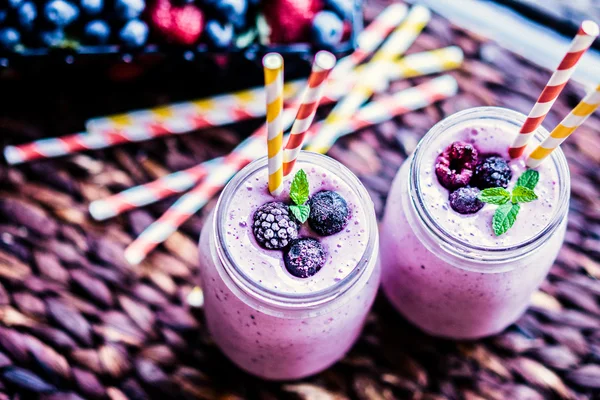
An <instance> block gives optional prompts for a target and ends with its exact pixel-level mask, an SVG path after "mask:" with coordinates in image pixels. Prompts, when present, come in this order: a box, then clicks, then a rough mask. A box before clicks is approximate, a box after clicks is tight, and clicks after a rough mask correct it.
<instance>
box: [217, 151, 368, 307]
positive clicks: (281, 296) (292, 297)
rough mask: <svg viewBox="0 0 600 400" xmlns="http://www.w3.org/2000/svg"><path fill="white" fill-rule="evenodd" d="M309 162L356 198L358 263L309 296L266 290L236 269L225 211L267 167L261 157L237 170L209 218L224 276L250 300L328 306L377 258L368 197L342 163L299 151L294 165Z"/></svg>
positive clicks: (350, 286)
mask: <svg viewBox="0 0 600 400" xmlns="http://www.w3.org/2000/svg"><path fill="white" fill-rule="evenodd" d="M302 163H309V164H312V165H318V166H320V167H323V168H326V169H327V170H328V171H330V172H332V173H334V174H335V175H337V176H338V177H339V178H340V179H341V180H343V181H344V182H345V183H346V184H347V185H348V186H349V187H350V189H351V190H352V191H353V192H354V193H355V195H356V196H357V198H358V199H359V203H360V206H361V207H363V209H364V211H365V215H366V219H367V227H366V228H367V229H368V231H369V239H368V242H367V244H366V246H365V250H364V252H363V253H362V255H361V258H360V260H359V261H358V262H357V263H356V265H355V266H354V268H353V269H352V271H350V272H349V273H348V275H346V276H345V277H344V278H342V279H340V281H338V282H336V283H335V284H333V285H331V286H329V287H327V288H324V289H322V290H319V291H316V292H310V293H287V292H281V291H277V290H273V289H269V288H266V287H264V286H263V285H260V284H259V283H258V282H256V281H255V280H253V279H252V278H251V277H250V276H249V275H248V274H246V273H245V272H244V271H243V270H242V269H241V268H239V266H238V264H237V263H236V261H235V259H234V258H233V256H232V254H231V253H230V252H229V249H228V247H227V242H226V241H225V236H226V228H225V226H226V224H227V212H226V210H227V209H228V208H229V204H230V202H231V200H232V198H233V194H234V193H235V192H236V191H237V190H238V189H239V188H240V187H241V186H242V185H243V184H244V182H245V181H246V180H247V179H248V177H250V176H252V175H253V174H255V173H257V172H259V171H260V170H264V169H266V168H267V157H261V158H259V159H257V160H255V161H253V162H251V163H250V164H248V165H247V166H246V167H244V168H243V169H242V170H241V171H239V172H238V173H237V174H236V175H235V176H234V177H233V179H232V180H231V181H230V182H229V183H228V184H227V186H226V187H225V188H224V190H223V192H222V194H221V196H220V197H219V200H218V202H217V205H216V207H215V211H214V212H215V217H214V218H213V227H212V228H213V234H214V235H215V236H214V237H215V238H216V241H215V242H216V243H215V244H216V250H217V255H218V257H219V259H220V261H221V262H222V264H223V266H224V270H225V272H226V273H227V275H228V277H229V278H231V280H232V281H233V283H234V284H235V285H236V286H237V288H238V289H240V290H242V292H244V293H245V294H247V295H249V296H251V297H252V298H253V299H255V300H258V301H260V302H262V303H265V304H268V305H269V306H272V307H277V308H282V309H307V308H314V307H317V306H321V305H323V304H326V303H329V302H331V301H333V300H335V299H336V298H338V297H340V296H341V295H342V294H344V293H345V292H347V291H348V290H349V289H351V288H352V287H353V285H354V284H355V283H356V282H358V281H359V280H360V278H361V277H362V276H363V274H364V273H365V272H366V271H367V270H368V269H369V266H370V263H371V262H372V261H371V260H372V258H373V257H375V258H376V257H377V254H376V253H375V251H376V250H377V247H378V232H377V220H376V216H375V208H374V206H373V202H372V200H371V198H370V197H369V194H368V192H367V190H366V189H365V187H364V186H363V185H362V183H361V182H360V181H359V180H358V178H357V177H356V176H355V175H354V174H353V173H352V172H351V171H350V170H349V169H348V168H347V167H346V166H344V165H343V164H341V163H339V162H338V161H336V160H334V159H332V158H330V157H328V156H325V155H322V154H318V153H312V152H307V151H301V152H300V154H299V156H298V162H297V164H302Z"/></svg>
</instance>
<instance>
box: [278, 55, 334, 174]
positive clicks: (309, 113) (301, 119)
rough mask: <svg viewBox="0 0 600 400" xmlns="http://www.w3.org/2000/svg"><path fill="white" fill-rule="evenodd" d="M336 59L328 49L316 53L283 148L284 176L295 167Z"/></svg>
mask: <svg viewBox="0 0 600 400" xmlns="http://www.w3.org/2000/svg"><path fill="white" fill-rule="evenodd" d="M335 61H336V60H335V56H334V55H333V54H331V53H330V52H328V51H324V50H323V51H319V52H318V53H317V54H316V55H315V59H314V61H313V65H312V71H311V73H310V76H309V77H308V83H307V85H306V89H304V93H303V94H302V98H301V100H300V106H299V107H298V113H297V114H296V119H295V120H294V124H293V125H292V130H291V132H290V135H289V137H288V140H287V143H286V144H285V147H284V149H283V176H284V177H285V176H288V175H289V174H290V172H292V169H293V168H294V164H295V163H296V159H297V158H298V154H299V153H300V150H301V149H302V144H303V143H304V136H305V134H306V131H308V128H310V124H312V122H313V119H314V118H315V114H316V112H317V108H318V107H319V103H320V102H321V97H322V96H323V89H324V88H325V81H326V80H327V77H328V76H329V73H330V72H331V70H332V68H333V67H334V66H335Z"/></svg>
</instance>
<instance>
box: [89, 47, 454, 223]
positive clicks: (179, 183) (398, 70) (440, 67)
mask: <svg viewBox="0 0 600 400" xmlns="http://www.w3.org/2000/svg"><path fill="white" fill-rule="evenodd" d="M462 59H463V53H462V50H460V48H458V47H454V46H452V47H447V48H444V49H439V50H433V51H425V52H422V53H415V54H411V55H410V56H406V57H404V58H402V59H401V60H400V61H394V62H392V63H390V64H389V66H388V67H387V69H386V71H387V72H386V74H388V76H389V77H391V78H393V79H401V78H409V77H415V76H421V75H425V74H429V73H438V72H443V71H446V70H448V69H452V68H456V67H458V66H460V64H461V62H462ZM325 92H328V96H325V97H323V99H322V100H321V104H324V103H331V102H333V101H335V100H337V99H338V98H339V97H340V96H341V95H343V90H337V89H331V85H329V84H328V85H327V87H326V88H325ZM293 118H294V114H293V113H292V110H291V109H285V110H284V114H283V122H284V126H286V127H289V126H290V125H291V124H292V121H293ZM319 126H320V125H319ZM311 131H314V126H313V128H311ZM284 157H285V151H284ZM219 163H220V161H215V164H219ZM205 169H206V167H205V163H203V164H199V165H198V166H195V167H192V168H189V169H187V170H184V171H180V172H175V173H173V174H169V175H167V176H164V177H162V178H159V179H157V180H155V181H153V182H150V183H147V184H144V185H139V186H135V187H133V188H130V189H127V190H125V191H123V192H121V193H117V194H114V195H113V196H110V197H107V198H106V199H101V200H96V201H94V202H92V204H91V205H90V212H91V215H92V217H94V218H96V219H106V218H111V217H114V216H116V215H119V214H121V213H123V212H125V211H128V210H131V209H133V208H136V207H142V206H145V205H148V204H151V203H154V202H156V201H159V200H162V199H164V198H166V197H168V196H171V195H174V194H176V193H182V192H186V191H187V190H189V189H191V188H193V187H194V186H195V185H196V183H197V182H198V181H200V179H201V178H203V177H204V171H205ZM171 176H173V177H172V178H171Z"/></svg>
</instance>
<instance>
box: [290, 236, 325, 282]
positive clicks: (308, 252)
mask: <svg viewBox="0 0 600 400" xmlns="http://www.w3.org/2000/svg"><path fill="white" fill-rule="evenodd" d="M325 258H326V255H325V250H324V249H323V246H321V243H319V241H318V240H316V239H312V238H301V239H295V240H292V242H291V244H290V248H289V249H288V250H287V251H286V252H285V254H284V255H283V261H284V262H285V267H286V268H287V270H288V272H289V273H290V274H292V275H294V276H296V277H298V278H308V277H309V276H313V275H314V274H316V273H317V272H319V270H320V269H321V267H323V265H325Z"/></svg>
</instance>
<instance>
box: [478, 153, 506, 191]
mask: <svg viewBox="0 0 600 400" xmlns="http://www.w3.org/2000/svg"><path fill="white" fill-rule="evenodd" d="M511 178H512V171H511V170H510V167H509V166H508V163H507V162H506V160H505V159H504V158H502V157H500V156H498V155H491V156H487V157H486V158H484V159H483V161H481V162H480V163H479V164H477V165H476V166H475V175H473V182H472V183H473V184H474V185H475V186H477V187H478V188H479V189H486V188H491V187H499V186H501V187H503V188H507V187H508V183H509V182H510V179H511Z"/></svg>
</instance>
